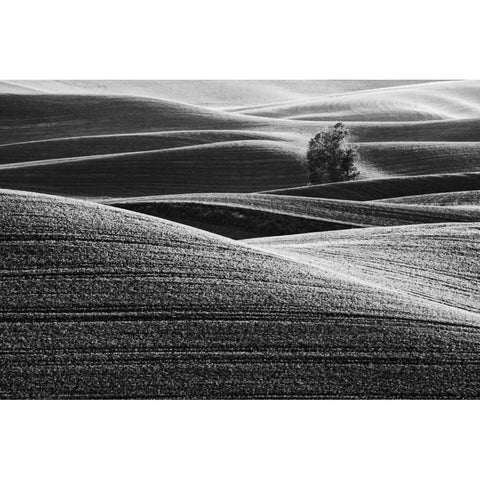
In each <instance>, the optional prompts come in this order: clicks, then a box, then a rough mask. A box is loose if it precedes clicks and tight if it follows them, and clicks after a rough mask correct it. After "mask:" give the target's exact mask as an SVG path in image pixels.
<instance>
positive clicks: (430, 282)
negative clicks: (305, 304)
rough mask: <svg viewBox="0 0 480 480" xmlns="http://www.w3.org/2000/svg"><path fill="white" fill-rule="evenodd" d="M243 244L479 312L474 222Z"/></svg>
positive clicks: (478, 243)
mask: <svg viewBox="0 0 480 480" xmlns="http://www.w3.org/2000/svg"><path fill="white" fill-rule="evenodd" d="M247 243H249V244H251V245H255V246H257V247H260V248H262V249H264V250H267V251H271V252H274V253H281V254H283V255H286V256H288V257H289V258H292V259H295V260H296V261H300V262H302V263H306V264H313V265H317V264H318V265H319V266H320V267H325V268H329V269H333V270H335V271H337V272H342V273H344V274H346V275H349V276H351V277H353V278H356V279H358V280H362V281H366V282H368V284H370V285H381V286H384V287H387V288H391V289H392V290H395V291H402V292H406V293H408V294H410V295H413V296H415V297H418V298H425V299H429V300H432V301H435V302H438V303H441V304H445V305H449V306H452V307H456V308H460V309H464V310H467V311H471V312H475V313H480V284H479V283H478V281H477V280H478V273H479V272H480V261H479V258H478V256H477V254H478V249H479V247H480V224H479V223H471V224H468V223H467V224H434V225H414V226H402V227H393V228H368V229H361V230H358V229H357V230H349V231H338V232H329V233H328V234H325V233H312V234H303V235H289V236H285V237H270V238H266V239H254V240H249V241H248V242H247Z"/></svg>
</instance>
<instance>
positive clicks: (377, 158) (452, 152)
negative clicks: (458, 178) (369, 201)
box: [359, 142, 480, 176]
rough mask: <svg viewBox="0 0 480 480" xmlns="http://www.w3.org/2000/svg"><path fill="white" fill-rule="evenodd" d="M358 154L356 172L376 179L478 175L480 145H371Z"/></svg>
mask: <svg viewBox="0 0 480 480" xmlns="http://www.w3.org/2000/svg"><path fill="white" fill-rule="evenodd" d="M359 151H360V155H361V163H360V165H359V166H360V169H362V167H363V170H364V169H365V168H364V165H365V166H366V167H367V168H368V167H370V168H371V169H374V170H375V171H376V172H377V175H378V176H390V175H394V176H396V175H432V174H441V173H459V172H478V171H480V142H384V143H381V142H378V143H377V142H372V143H361V144H359Z"/></svg>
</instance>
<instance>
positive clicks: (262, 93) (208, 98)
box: [0, 80, 425, 107]
mask: <svg viewBox="0 0 480 480" xmlns="http://www.w3.org/2000/svg"><path fill="white" fill-rule="evenodd" d="M417 83H425V80H337V81H335V82H332V81H329V80H307V81H305V80H300V81H298V80H211V81H208V82H205V81H201V80H126V81H121V80H101V81H95V80H93V81H92V80H62V81H60V80H17V81H0V93H32V92H36V93H49V94H72V93H76V94H97V95H98V94H103V95H127V96H142V97H151V98H160V99H168V100H173V101H176V102H185V103H192V104H197V105H212V106H225V107H228V106H230V107H231V106H235V105H237V106H238V105H254V104H259V103H265V102H270V103H271V102H285V101H291V100H292V98H295V99H297V100H304V99H308V98H311V97H318V95H319V94H321V95H331V94H336V93H343V92H348V91H357V90H366V89H372V88H381V87H389V86H396V85H407V84H417Z"/></svg>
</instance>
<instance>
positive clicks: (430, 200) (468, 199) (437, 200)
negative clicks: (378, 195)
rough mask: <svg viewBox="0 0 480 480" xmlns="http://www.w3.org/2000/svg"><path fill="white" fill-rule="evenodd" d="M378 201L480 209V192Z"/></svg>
mask: <svg viewBox="0 0 480 480" xmlns="http://www.w3.org/2000/svg"><path fill="white" fill-rule="evenodd" d="M377 201H387V202H388V203H408V204H413V205H438V206H448V207H457V206H459V207H474V208H477V207H479V208H480V190H467V191H465V192H446V193H431V194H424V195H412V196H410V197H397V198H389V199H386V200H377Z"/></svg>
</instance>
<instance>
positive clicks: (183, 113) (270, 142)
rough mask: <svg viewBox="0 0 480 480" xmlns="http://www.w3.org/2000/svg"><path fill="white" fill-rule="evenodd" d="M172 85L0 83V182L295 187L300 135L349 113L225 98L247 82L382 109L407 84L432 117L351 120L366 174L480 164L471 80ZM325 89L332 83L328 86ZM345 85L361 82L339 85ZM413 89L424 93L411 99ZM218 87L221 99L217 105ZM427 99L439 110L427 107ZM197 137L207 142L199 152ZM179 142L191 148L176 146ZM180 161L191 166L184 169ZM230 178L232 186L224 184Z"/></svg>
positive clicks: (77, 189) (90, 191)
mask: <svg viewBox="0 0 480 480" xmlns="http://www.w3.org/2000/svg"><path fill="white" fill-rule="evenodd" d="M174 83H175V82H173V83H168V82H167V83H165V84H160V83H158V82H150V83H149V82H146V83H143V82H132V83H130V82H127V83H125V82H118V83H116V82H108V81H107V82H93V83H92V82H90V83H88V82H52V81H45V82H41V81H40V82H15V81H13V82H5V83H4V84H3V87H2V86H1V85H0V91H1V90H2V88H3V91H4V92H7V91H8V93H0V112H1V114H0V139H1V140H0V167H2V168H1V170H0V188H1V187H3V188H15V189H22V190H34V191H41V192H44V193H52V194H61V195H67V196H76V197H82V198H87V197H98V196H102V195H105V196H138V195H161V194H174V193H175V194H178V193H195V192H209V191H210V192H226V191H239V192H254V191H260V190H267V189H279V188H287V187H297V186H303V185H305V184H306V183H307V176H306V171H305V168H304V166H303V165H302V164H301V161H302V160H303V159H304V158H305V152H306V147H307V144H308V140H309V138H311V136H312V135H313V134H315V133H316V132H318V131H319V130H321V129H322V128H324V127H325V126H326V125H329V124H331V123H332V122H334V121H348V120H349V119H348V118H347V117H345V118H344V116H343V113H342V112H339V114H338V117H336V118H333V117H332V118H329V119H328V121H326V120H325V121H317V120H315V121H306V120H298V119H290V118H270V117H269V118H267V117H259V116H253V115H246V114H245V112H244V111H243V110H242V111H236V110H237V109H235V108H226V107H228V106H230V107H231V105H236V104H238V102H240V104H241V105H245V104H248V103H250V100H251V101H252V102H253V104H255V103H256V102H257V100H258V98H256V99H255V98H254V97H255V96H254V95H252V92H253V91H254V90H255V88H257V86H258V88H260V90H259V91H258V94H259V95H264V92H265V91H266V90H269V89H271V92H272V95H274V96H275V95H277V93H278V94H279V96H280V97H282V96H285V97H288V96H289V97H290V98H293V97H292V96H295V98H297V97H298V98H299V99H300V100H301V99H302V98H303V99H305V98H307V97H308V99H310V100H311V98H312V95H314V96H315V92H319V93H318V95H319V96H320V97H321V98H322V99H323V100H322V101H324V100H325V99H330V100H332V99H338V98H343V97H352V98H357V97H358V98H360V97H362V98H363V97H364V96H366V97H365V98H367V97H368V99H371V98H377V97H378V99H379V100H378V102H380V103H379V105H380V107H381V109H384V110H385V112H386V111H387V110H388V108H393V107H394V106H395V105H396V104H395V105H393V106H392V105H390V104H389V103H388V102H387V103H385V104H383V103H382V102H384V101H386V100H385V98H386V97H385V95H386V96H387V97H388V96H390V97H392V98H397V96H399V97H398V99H399V102H400V103H401V104H402V105H403V106H402V107H401V108H404V107H405V105H407V104H405V105H404V104H403V103H402V102H403V101H404V100H402V99H403V98H404V97H403V95H404V94H405V92H410V93H408V95H413V97H412V98H411V99H410V100H409V102H410V101H411V102H413V103H412V105H415V106H416V108H417V109H419V111H420V110H422V109H424V110H425V112H424V114H423V116H422V119H424V118H439V119H437V120H427V121H417V120H418V118H417V116H416V114H415V115H414V117H415V121H411V120H409V119H411V116H410V113H408V112H407V113H408V114H406V115H403V114H401V115H400V114H399V115H397V114H396V113H395V114H394V120H395V121H383V120H377V121H369V118H368V116H367V117H362V119H360V120H363V121H360V120H355V121H352V122H349V128H350V130H351V131H352V140H353V141H356V142H359V143H360V148H361V152H362V153H363V155H362V160H361V162H360V169H361V172H362V178H363V179H375V178H382V177H386V176H397V175H417V174H424V173H428V174H434V173H452V172H453V173H459V172H474V171H477V170H478V168H479V163H478V158H479V157H478V151H479V149H478V145H479V144H480V120H479V118H478V117H477V118H476V117H475V115H474V110H475V108H476V107H474V105H476V101H477V100H476V93H475V92H476V91H477V90H478V88H477V87H478V86H477V84H476V83H475V82H463V81H457V82H427V83H420V84H416V85H400V83H402V82H400V83H395V82H394V83H391V84H390V85H386V84H383V85H380V84H378V85H377V84H375V83H373V84H370V87H373V88H370V89H366V88H367V87H368V85H369V83H368V82H366V81H357V82H353V83H352V82H351V84H349V82H346V83H345V84H342V82H340V83H339V84H338V85H337V86H336V87H335V86H334V85H333V83H328V82H323V83H322V82H320V83H315V82H313V83H310V82H307V83H302V82H286V83H284V84H276V83H275V82H267V83H265V84H262V85H263V87H260V86H259V85H260V84H259V85H257V83H258V82H257V83H255V82H253V83H252V84H249V83H248V82H246V83H243V84H235V82H234V83H229V82H226V83H222V82H220V83H222V85H220V84H214V83H209V82H193V83H190V84H189V83H188V82H187V83H185V84H183V85H181V84H180V83H181V82H180V83H179V84H178V85H176V86H175V85H174ZM260 83H261V82H260ZM380 83H381V82H380ZM387 83H388V82H387ZM407 83H408V82H407ZM392 85H395V86H393V87H392ZM217 87H218V88H219V89H218V91H217V90H216V88H217ZM376 87H385V88H376ZM188 88H190V90H189V89H188ZM332 88H337V89H339V91H335V92H333V91H330V92H329V89H332ZM354 88H358V90H357V91H356V92H352V91H350V92H347V93H345V92H346V91H347V90H349V89H354ZM162 91H163V92H164V93H165V95H163V97H162ZM294 91H295V92H297V93H293V92H294ZM149 92H150V93H149ZM225 92H230V93H228V94H227V93H225ZM262 92H263V93H262ZM275 92H277V93H275ZM342 92H343V93H342ZM412 92H416V93H414V94H413V93H412ZM421 92H424V94H421ZM134 95H136V96H134ZM194 95H198V98H197V101H196V102H193V101H192V102H191V103H185V102H190V101H191V100H193V99H192V96H194ZM421 95H424V97H425V98H426V99H427V100H425V102H423V100H422V101H421V102H417V103H415V102H416V101H417V100H418V98H417V97H418V96H421ZM359 96H360V97H359ZM222 97H225V98H226V102H227V103H228V105H223V106H220V105H219V103H218V100H219V99H220V98H222ZM390 97H388V98H390ZM263 98H264V99H265V100H264V101H267V100H266V99H267V97H265V96H264V97H263ZM282 98H283V97H282ZM422 98H423V97H422ZM235 99H236V100H235ZM368 99H367V100H368ZM310 100H308V101H310ZM414 100H415V102H414ZM275 101H277V100H275ZM325 101H326V100H325ZM335 101H336V100H335ZM389 101H390V100H389ZM280 102H283V100H280ZM368 102H370V100H368ZM368 102H367V103H368ZM422 102H423V103H422ZM442 102H443V103H442ZM445 102H446V103H445ZM193 103H196V104H195V105H194V104H193ZM267 103H268V102H267ZM370 103H371V102H370ZM374 103H375V102H374ZM407 103H408V102H407ZM434 104H435V105H436V104H438V105H439V106H438V105H437V106H438V108H440V109H444V110H445V109H446V110H445V112H447V111H448V112H449V113H448V115H447V114H445V115H443V114H442V115H440V116H435V115H433V116H432V114H431V112H432V111H433V110H432V108H433V107H432V105H434ZM444 104H445V105H444ZM205 105H208V106H205ZM408 105H410V104H408ZM472 105H473V106H472ZM224 107H225V108H224ZM380 107H379V108H380ZM282 108H283V107H282ZM405 108H406V107H405ZM429 109H430V110H429ZM472 109H473V110H472ZM407 110H408V109H407ZM407 110H405V111H407ZM382 111H383V110H382ZM392 111H393V112H395V110H392ZM442 111H443V110H442ZM472 112H473V113H472ZM417 113H418V112H417ZM412 118H413V117H412ZM365 120H367V121H365ZM239 142H241V143H239ZM405 142H408V143H405ZM206 145H209V146H210V148H211V150H205V148H204V147H205V146H206ZM187 147H190V148H191V150H186V151H185V152H178V151H177V152H175V151H173V149H175V148H187ZM197 149H198V150H197ZM167 150H168V152H167ZM104 156H106V157H104ZM179 157H181V159H180V158H179ZM180 160H181V161H180ZM182 162H183V163H182ZM232 162H233V163H232ZM16 164H22V165H21V167H22V169H24V170H22V171H21V172H17V171H13V169H15V168H18V167H20V165H16ZM277 164H279V167H278V168H276V167H277ZM207 166H208V167H207ZM207 168H208V173H206V169H207ZM255 168H258V172H257V173H255V172H254V170H255ZM7 169H8V172H7V171H6V170H7ZM117 170H118V181H117V179H116V178H115V175H116V171H117ZM186 171H188V172H193V174H192V175H185V172H186ZM229 172H230V174H229ZM72 179H75V180H74V181H72ZM215 179H218V181H217V180H215ZM237 181H238V188H233V187H232V185H234V184H235V183H236V182H237ZM420 193H424V192H420Z"/></svg>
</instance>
